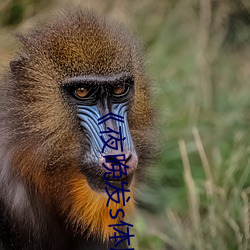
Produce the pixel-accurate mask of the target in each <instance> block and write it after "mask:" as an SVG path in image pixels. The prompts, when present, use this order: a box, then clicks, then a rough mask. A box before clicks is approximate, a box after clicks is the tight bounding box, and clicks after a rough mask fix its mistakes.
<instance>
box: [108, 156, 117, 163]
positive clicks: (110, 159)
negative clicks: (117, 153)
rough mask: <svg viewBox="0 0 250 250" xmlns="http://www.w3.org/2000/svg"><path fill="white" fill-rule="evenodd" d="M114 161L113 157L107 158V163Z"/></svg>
mask: <svg viewBox="0 0 250 250" xmlns="http://www.w3.org/2000/svg"><path fill="white" fill-rule="evenodd" d="M114 160H115V157H113V156H109V157H107V161H110V162H111V161H114Z"/></svg>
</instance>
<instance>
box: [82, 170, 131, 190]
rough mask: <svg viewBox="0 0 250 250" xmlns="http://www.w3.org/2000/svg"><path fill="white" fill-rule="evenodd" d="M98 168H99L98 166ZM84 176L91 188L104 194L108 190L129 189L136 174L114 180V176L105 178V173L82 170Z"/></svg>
mask: <svg viewBox="0 0 250 250" xmlns="http://www.w3.org/2000/svg"><path fill="white" fill-rule="evenodd" d="M96 167H97V168H98V166H96ZM81 172H82V173H83V175H84V176H85V178H86V180H87V182H88V185H89V187H90V188H91V189H92V190H93V191H95V192H98V193H104V192H106V190H109V191H114V189H117V188H119V189H122V188H125V189H128V188H129V187H130V186H131V184H132V182H133V178H134V173H130V174H128V175H123V176H122V177H121V178H114V177H113V176H112V175H107V176H106V178H104V174H105V173H104V172H103V171H86V169H84V168H82V171H81Z"/></svg>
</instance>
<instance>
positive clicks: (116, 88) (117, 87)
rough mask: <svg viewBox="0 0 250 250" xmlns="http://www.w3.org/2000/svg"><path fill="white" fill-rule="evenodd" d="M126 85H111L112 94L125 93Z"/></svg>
mask: <svg viewBox="0 0 250 250" xmlns="http://www.w3.org/2000/svg"><path fill="white" fill-rule="evenodd" d="M127 89H128V87H127V86H125V85H124V84H117V85H115V86H114V87H113V95H115V96H119V95H123V94H125V92H126V91H127Z"/></svg>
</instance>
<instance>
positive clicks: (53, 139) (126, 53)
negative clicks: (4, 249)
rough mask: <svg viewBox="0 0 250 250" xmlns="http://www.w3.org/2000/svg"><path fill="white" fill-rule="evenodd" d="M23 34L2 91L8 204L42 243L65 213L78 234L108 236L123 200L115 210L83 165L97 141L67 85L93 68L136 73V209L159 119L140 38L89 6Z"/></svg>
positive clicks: (1, 193)
mask: <svg viewBox="0 0 250 250" xmlns="http://www.w3.org/2000/svg"><path fill="white" fill-rule="evenodd" d="M19 40H20V41H21V50H20V53H19V54H18V55H17V57H16V59H14V60H13V61H12V62H11V63H10V70H9V72H7V74H6V76H5V78H4V80H3V82H2V83H1V89H0V93H1V98H0V107H1V109H0V159H1V161H0V199H1V202H2V203H3V204H5V206H6V207H8V209H9V210H8V213H9V214H10V215H11V217H12V218H14V219H13V221H15V222H16V223H17V224H18V223H20V224H22V228H23V230H24V231H26V232H27V235H31V236H29V237H32V235H34V236H33V237H34V241H35V237H38V239H42V236H41V234H42V233H44V235H45V236H44V237H50V234H51V232H50V230H53V227H54V225H51V224H50V223H49V222H48V221H49V220H50V218H57V217H59V218H61V220H62V221H64V222H65V223H63V224H65V227H67V228H72V231H73V232H74V234H79V233H80V234H83V233H85V234H86V235H87V236H88V235H89V234H91V235H94V236H95V237H97V238H99V239H100V238H101V239H103V240H105V239H107V238H108V236H109V235H110V234H111V229H110V228H109V227H108V225H109V224H115V223H116V222H117V221H118V220H119V218H118V219H117V221H115V220H112V219H110V217H109V209H110V208H112V209H113V211H116V210H117V208H120V207H122V205H117V204H115V203H112V202H111V203H110V206H109V208H108V209H107V208H106V202H107V199H108V197H107V195H104V194H99V193H96V192H94V191H93V190H92V189H91V188H90V187H89V186H88V183H87V181H86V179H85V177H84V175H83V174H82V172H81V171H80V167H79V165H80V163H81V161H82V156H83V155H84V152H87V151H88V150H89V145H88V144H87V143H86V142H85V140H84V134H83V133H82V130H81V128H80V125H79V120H78V117H77V115H76V112H75V110H74V108H73V106H72V105H70V104H69V102H68V100H67V98H65V97H64V95H63V93H62V92H61V88H60V86H61V84H63V82H64V81H65V79H67V78H69V77H72V76H79V75H86V74H87V75H91V74H94V75H102V76H105V75H112V74H119V73H121V72H129V73H131V74H132V75H133V76H134V80H135V97H134V99H133V100H132V106H131V110H130V112H129V114H128V121H129V127H130V131H131V135H132V137H133V141H134V144H135V147H136V150H137V153H138V155H139V166H138V170H137V171H136V176H135V180H134V182H133V183H132V186H131V187H130V189H131V192H130V193H129V195H130V196H131V197H132V198H131V200H130V201H129V202H128V204H127V205H126V206H125V207H124V208H123V209H124V210H125V213H126V215H128V214H129V213H130V212H131V211H132V210H133V207H134V198H133V196H134V192H133V190H134V184H135V182H137V179H138V177H139V176H140V172H143V168H144V166H145V165H144V160H146V159H147V158H148V156H149V155H150V151H151V148H150V146H149V145H150V133H151V131H150V127H151V125H152V122H153V121H152V114H151V113H152V112H151V108H150V103H149V99H150V95H149V90H148V80H147V77H146V76H145V75H144V69H143V62H142V58H141V55H140V52H139V49H138V45H137V42H136V41H135V40H134V39H133V38H132V36H131V35H130V34H129V33H128V32H127V31H126V30H125V29H124V28H123V27H122V26H120V25H117V24H113V23H109V22H108V21H106V20H105V19H104V18H102V17H98V16H96V15H94V14H93V13H91V12H88V11H75V12H72V13H71V14H62V15H60V16H58V17H57V18H55V19H54V20H52V21H48V22H47V23H46V24H42V25H40V26H38V27H37V28H36V29H34V30H33V31H31V32H30V33H28V34H27V35H24V36H19ZM83 167H86V168H91V166H89V165H87V164H85V165H83ZM91 171H95V169H92V170H91ZM48 214H49V216H48ZM125 221H126V219H125ZM58 227H59V226H58ZM46 234H47V236H46ZM39 237H40V238H39Z"/></svg>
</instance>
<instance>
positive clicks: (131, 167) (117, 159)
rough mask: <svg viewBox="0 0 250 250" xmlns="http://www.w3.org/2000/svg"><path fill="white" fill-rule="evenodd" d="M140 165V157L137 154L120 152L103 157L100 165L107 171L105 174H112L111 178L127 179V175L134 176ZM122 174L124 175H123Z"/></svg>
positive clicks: (113, 152)
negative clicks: (138, 164)
mask: <svg viewBox="0 0 250 250" xmlns="http://www.w3.org/2000/svg"><path fill="white" fill-rule="evenodd" d="M137 163H138V157H137V154H136V153H135V152H133V153H132V152H129V151H124V152H119V151H117V150H116V151H111V152H110V153H109V154H106V155H103V156H101V158H100V160H99V165H100V167H102V168H103V169H104V170H105V173H108V172H110V174H109V175H110V176H112V175H113V176H116V177H117V178H118V177H119V176H120V177H119V178H125V177H126V175H130V174H132V173H133V172H134V171H135V169H136V167H137ZM121 173H122V174H121Z"/></svg>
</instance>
